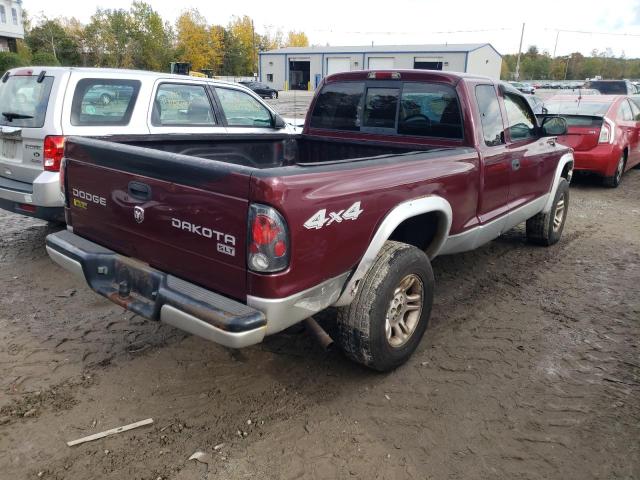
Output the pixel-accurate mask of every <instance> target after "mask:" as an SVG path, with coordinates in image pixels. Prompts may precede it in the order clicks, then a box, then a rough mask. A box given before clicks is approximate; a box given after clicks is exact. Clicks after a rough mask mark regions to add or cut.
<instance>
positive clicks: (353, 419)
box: [0, 170, 640, 480]
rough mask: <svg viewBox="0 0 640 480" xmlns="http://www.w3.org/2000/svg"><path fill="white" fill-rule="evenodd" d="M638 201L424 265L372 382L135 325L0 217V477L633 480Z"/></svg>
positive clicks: (583, 186) (39, 241)
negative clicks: (420, 335) (431, 281)
mask: <svg viewBox="0 0 640 480" xmlns="http://www.w3.org/2000/svg"><path fill="white" fill-rule="evenodd" d="M638 192H640V170H633V171H630V172H628V173H627V174H626V175H625V177H624V178H623V182H622V185H621V186H620V188H618V189H615V190H611V189H604V188H601V187H600V186H598V185H597V184H596V183H595V182H594V181H591V180H590V179H588V178H586V179H578V181H577V182H574V184H573V185H572V188H571V206H570V211H569V216H568V223H567V225H566V228H565V231H564V236H563V238H562V240H561V242H560V243H559V244H558V245H556V246H554V247H551V248H541V247H534V246H531V245H528V244H526V243H525V241H524V230H523V228H522V227H520V228H516V229H514V230H512V231H510V232H508V233H507V234H506V235H504V236H502V237H501V238H499V239H497V240H495V241H493V242H491V243H490V244H488V245H486V246H484V247H482V248H480V249H478V250H476V251H474V252H469V253H466V254H460V255H455V256H450V257H441V258H438V259H436V260H435V261H434V263H433V268H434V273H435V277H436V289H437V291H436V296H435V304H434V309H433V316H432V323H431V325H430V328H429V329H428V330H427V334H426V336H425V338H424V339H423V341H422V343H421V345H420V347H419V349H418V351H417V352H416V353H415V355H414V356H413V357H412V359H411V360H410V361H409V362H408V363H407V364H406V365H405V366H403V367H401V368H399V369H398V370H396V371H395V372H393V373H390V374H385V375H382V374H376V373H373V372H370V371H368V370H365V369H364V368H361V367H359V366H357V365H355V364H353V363H350V362H349V361H347V360H346V359H345V358H344V357H343V356H342V355H341V354H340V353H339V352H337V351H334V352H330V353H325V352H324V351H322V350H321V349H320V348H319V347H318V346H317V345H316V343H315V342H314V340H313V339H312V338H310V337H309V336H307V335H306V334H304V333H295V332H289V333H287V334H280V335H277V336H275V337H270V338H269V339H267V341H266V342H265V343H263V344H261V345H258V346H255V347H252V348H248V349H245V350H241V351H232V350H229V349H225V348H223V347H220V346H217V345H214V344H211V343H207V342H206V341H204V340H200V339H198V338H195V337H191V336H187V335H185V334H183V333H181V332H179V331H177V330H174V329H171V328H169V327H166V326H163V325H160V324H158V323H154V322H149V321H145V320H144V319H142V318H140V317H136V316H134V315H132V314H131V313H128V312H125V311H123V310H122V309H120V308H119V307H117V306H115V305H114V304H112V303H110V302H108V301H107V300H105V299H103V298H102V297H100V296H98V295H97V294H94V293H93V292H91V291H90V290H88V288H87V287H86V286H85V285H84V284H83V283H82V282H81V281H80V280H77V279H75V278H74V277H72V276H71V275H70V274H68V273H66V272H65V271H63V270H62V269H60V268H59V267H57V266H56V265H55V264H53V263H52V262H51V261H50V260H49V259H48V257H47V255H46V253H45V250H44V245H43V242H44V237H45V236H46V235H47V234H48V233H49V232H51V231H52V230H51V229H50V228H48V227H47V225H46V224H44V223H42V222H39V221H35V220H30V219H27V218H24V217H20V216H17V215H12V214H8V213H5V212H1V213H0V230H1V231H2V233H1V234H0V246H1V248H0V288H1V289H2V292H3V295H2V296H1V297H0V369H1V371H2V376H1V377H0V478H2V479H3V480H4V479H5V478H6V479H12V480H13V479H22V478H30V479H33V478H45V479H70V480H81V479H82V480H85V479H89V478H92V479H93V478H108V479H118V480H121V479H150V480H157V479H159V478H162V479H236V478H282V479H288V478H292V479H293V478H303V477H304V478H327V479H336V478H348V477H354V478H368V479H375V478H394V479H400V478H416V479H467V478H468V479H485V478H486V479H496V478H500V479H551V478H552V479H563V480H564V479H580V480H585V479H627V480H630V479H638V478H640V442H639V441H638V439H639V438H640V294H638V285H639V284H640V201H639V200H640V194H639V193H638ZM321 317H322V318H321V321H323V322H324V323H325V325H326V326H327V328H329V329H330V328H331V327H332V322H333V321H334V319H335V312H333V311H328V312H325V314H324V315H321ZM148 417H152V418H153V419H154V421H155V422H154V424H153V425H151V426H147V427H142V428H140V429H137V430H132V431H129V432H125V433H122V434H119V435H115V436H112V437H109V438H105V439H101V440H98V441H95V442H91V443H86V444H83V445H79V446H76V447H67V445H66V443H65V442H66V441H69V440H73V439H76V438H80V437H83V436H85V435H89V434H92V433H96V432H100V431H102V430H107V429H110V428H113V427H118V426H121V425H125V424H129V423H132V422H135V421H138V420H143V419H145V418H148ZM196 451H202V452H203V453H204V455H203V456H202V457H201V459H200V461H196V460H188V458H189V457H190V456H191V455H192V454H193V453H194V452H196Z"/></svg>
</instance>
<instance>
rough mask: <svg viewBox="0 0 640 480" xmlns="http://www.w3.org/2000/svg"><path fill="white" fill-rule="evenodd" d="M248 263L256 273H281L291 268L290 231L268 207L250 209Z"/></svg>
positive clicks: (259, 206) (251, 207)
mask: <svg viewBox="0 0 640 480" xmlns="http://www.w3.org/2000/svg"><path fill="white" fill-rule="evenodd" d="M248 238H249V241H248V245H247V263H248V264H249V269H251V270H253V271H254V272H264V273H270V272H279V271H280V270H284V269H285V268H287V267H288V266H289V231H288V229H287V224H286V223H285V221H284V218H282V215H280V214H279V213H278V212H277V211H276V210H275V209H273V208H271V207H267V206H266V205H259V204H255V203H254V204H251V206H250V207H249V233H248Z"/></svg>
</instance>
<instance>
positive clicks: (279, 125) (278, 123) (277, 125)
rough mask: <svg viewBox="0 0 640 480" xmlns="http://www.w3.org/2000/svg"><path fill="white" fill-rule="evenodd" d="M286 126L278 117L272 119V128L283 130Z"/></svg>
mask: <svg viewBox="0 0 640 480" xmlns="http://www.w3.org/2000/svg"><path fill="white" fill-rule="evenodd" d="M286 126H287V124H286V123H285V121H284V120H283V119H282V117H281V116H280V115H275V116H274V117H273V128H284V127H286Z"/></svg>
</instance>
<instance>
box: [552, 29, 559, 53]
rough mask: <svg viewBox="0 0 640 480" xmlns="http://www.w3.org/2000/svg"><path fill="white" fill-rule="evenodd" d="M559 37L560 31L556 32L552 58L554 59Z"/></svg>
mask: <svg viewBox="0 0 640 480" xmlns="http://www.w3.org/2000/svg"><path fill="white" fill-rule="evenodd" d="M559 36H560V30H558V31H557V32H556V43H555V45H554V46H553V58H556V49H557V48H558V37H559Z"/></svg>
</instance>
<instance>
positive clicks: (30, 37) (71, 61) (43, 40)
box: [25, 17, 80, 65]
mask: <svg viewBox="0 0 640 480" xmlns="http://www.w3.org/2000/svg"><path fill="white" fill-rule="evenodd" d="M25 42H26V44H27V45H28V46H29V49H30V50H31V52H32V53H33V54H35V53H38V52H40V53H42V52H48V53H50V54H51V55H53V57H54V58H55V59H56V60H57V61H58V62H59V63H60V64H61V65H78V63H79V61H80V48H79V45H78V43H77V42H76V41H75V40H74V38H73V37H72V36H71V35H69V34H68V33H67V31H66V30H65V29H64V27H63V26H62V24H61V22H60V20H59V19H53V20H51V19H48V18H46V17H45V18H43V19H41V20H40V22H38V24H37V25H36V26H35V27H34V28H32V29H31V30H30V31H29V32H27V33H26V35H25Z"/></svg>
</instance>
